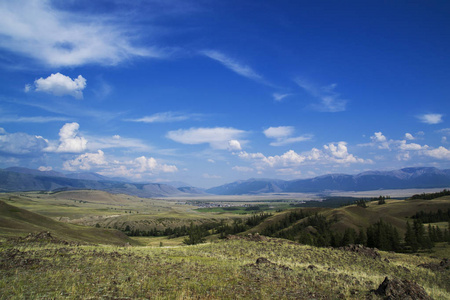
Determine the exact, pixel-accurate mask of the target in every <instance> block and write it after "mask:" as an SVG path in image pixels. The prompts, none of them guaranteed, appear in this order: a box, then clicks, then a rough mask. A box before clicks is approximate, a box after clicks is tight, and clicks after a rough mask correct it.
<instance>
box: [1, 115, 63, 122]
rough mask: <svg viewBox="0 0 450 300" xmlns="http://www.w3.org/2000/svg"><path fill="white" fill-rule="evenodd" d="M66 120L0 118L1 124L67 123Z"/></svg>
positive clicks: (38, 117)
mask: <svg viewBox="0 0 450 300" xmlns="http://www.w3.org/2000/svg"><path fill="white" fill-rule="evenodd" d="M68 120H69V119H68V118H64V117H43V116H36V117H19V116H3V117H0V122H1V123H49V122H61V121H68Z"/></svg>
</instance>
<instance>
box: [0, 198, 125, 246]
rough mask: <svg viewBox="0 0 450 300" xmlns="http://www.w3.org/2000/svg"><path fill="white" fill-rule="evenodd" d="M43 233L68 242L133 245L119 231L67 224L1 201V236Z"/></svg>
mask: <svg viewBox="0 0 450 300" xmlns="http://www.w3.org/2000/svg"><path fill="white" fill-rule="evenodd" d="M42 231H50V232H51V233H52V235H53V236H55V237H57V238H59V239H62V240H66V241H75V242H83V243H98V244H115V245H124V244H125V243H127V242H129V243H132V240H130V239H129V238H128V237H127V236H126V235H125V234H123V233H122V232H119V231H117V230H109V229H100V228H93V227H85V226H79V225H73V224H66V223H62V222H58V221H55V220H53V219H51V218H48V217H45V216H42V215H39V214H36V213H33V212H30V211H27V210H25V209H22V208H18V207H15V206H12V205H9V204H7V203H5V202H3V201H0V235H2V236H23V235H26V234H28V233H38V232H42Z"/></svg>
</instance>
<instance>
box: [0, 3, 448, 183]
mask: <svg viewBox="0 0 450 300" xmlns="http://www.w3.org/2000/svg"><path fill="white" fill-rule="evenodd" d="M448 16H450V2H448V1H417V2H416V3H412V2H411V1H181V0H167V1H161V0H154V1H152V0H150V1H144V0H142V1H125V0H109V1H84V0H82V1H77V0H72V1H62V0H61V1H37V0H36V1H31V0H30V1H23V0H17V1H7V0H1V1H0V127H1V129H0V167H2V168H6V167H10V166H23V167H28V168H40V169H41V170H56V171H62V172H75V171H76V172H79V171H89V172H98V173H100V174H103V175H106V176H112V177H126V178H128V179H129V180H133V181H151V182H166V181H183V182H186V183H189V184H191V185H195V186H200V187H211V186H216V185H220V184H223V183H227V182H230V181H234V180H237V179H247V178H251V177H264V178H280V179H286V180H289V179H296V178H310V177H314V176H318V175H323V174H328V173H349V174H354V173H358V172H363V171H366V170H392V169H397V168H402V167H412V166H434V167H438V168H442V169H444V168H450V144H449V143H450V124H449V115H448V112H449V111H450V107H449V106H450V104H449V103H450V101H449V100H450V54H449V53H450V18H449V17H448Z"/></svg>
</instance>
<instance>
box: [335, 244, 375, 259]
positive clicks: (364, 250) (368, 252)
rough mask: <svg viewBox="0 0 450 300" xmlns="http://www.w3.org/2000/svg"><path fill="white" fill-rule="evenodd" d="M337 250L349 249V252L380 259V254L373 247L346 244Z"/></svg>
mask: <svg viewBox="0 0 450 300" xmlns="http://www.w3.org/2000/svg"><path fill="white" fill-rule="evenodd" d="M339 250H344V251H349V252H355V253H358V254H361V255H364V256H367V257H371V258H373V259H378V260H381V255H380V253H378V251H377V249H375V248H368V247H366V246H363V245H348V246H345V247H340V248H339Z"/></svg>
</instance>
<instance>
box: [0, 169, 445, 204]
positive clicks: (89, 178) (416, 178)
mask: <svg viewBox="0 0 450 300" xmlns="http://www.w3.org/2000/svg"><path fill="white" fill-rule="evenodd" d="M174 185H176V186H177V187H175V186H173V185H170V184H162V183H133V182H127V181H126V180H125V179H123V180H119V179H113V178H109V177H105V176H102V175H100V174H97V173H89V172H85V173H69V174H63V173H60V172H56V171H39V170H33V169H27V168H20V167H11V168H7V169H0V192H13V191H58V190H67V189H94V190H102V191H107V192H110V193H123V194H128V195H133V196H139V197H165V196H189V195H191V196H192V195H202V194H203V195H204V194H205V193H208V194H216V195H248V194H253V195H254V194H263V193H322V192H326V191H368V190H381V189H411V188H447V187H450V169H447V170H440V169H437V168H433V167H420V168H404V169H400V170H394V171H368V172H363V173H360V174H356V175H348V174H329V175H323V176H318V177H314V178H310V179H296V180H289V181H287V180H279V179H260V178H252V179H248V180H239V181H235V182H232V183H229V184H225V185H221V186H218V187H213V188H210V189H207V190H203V189H200V188H195V187H192V186H187V185H186V186H181V185H180V183H179V182H177V183H175V182H174Z"/></svg>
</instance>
